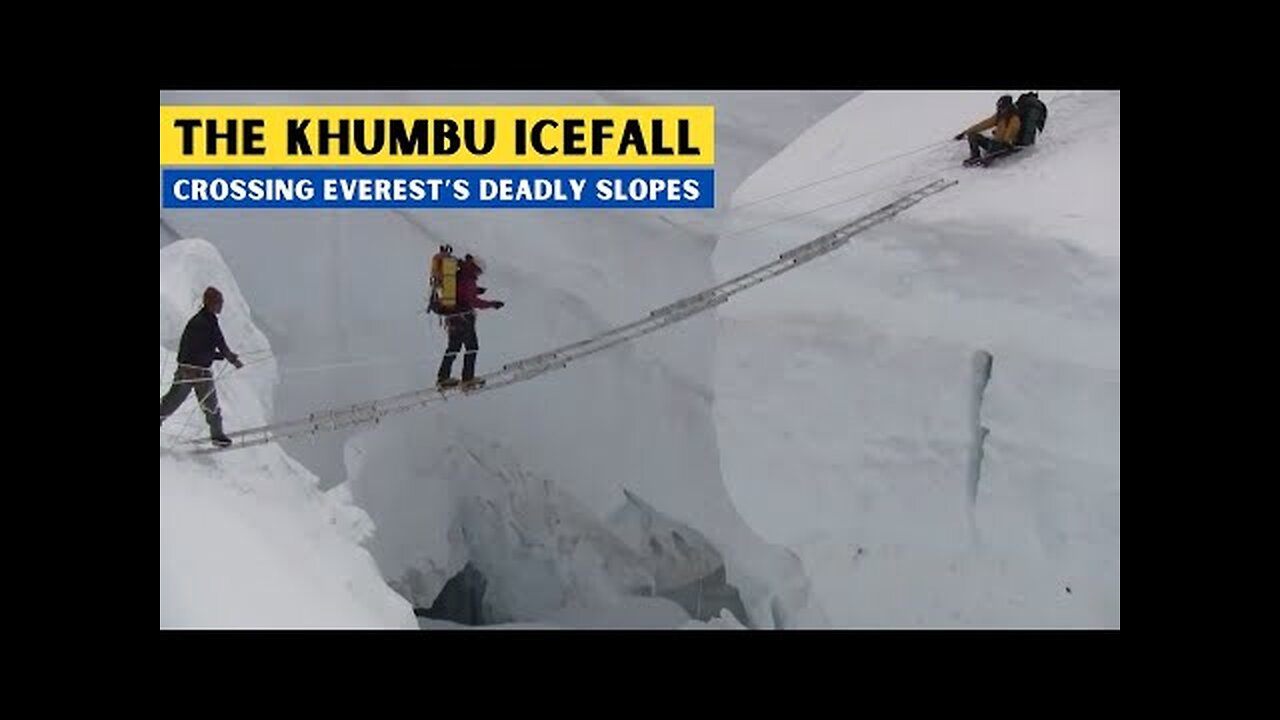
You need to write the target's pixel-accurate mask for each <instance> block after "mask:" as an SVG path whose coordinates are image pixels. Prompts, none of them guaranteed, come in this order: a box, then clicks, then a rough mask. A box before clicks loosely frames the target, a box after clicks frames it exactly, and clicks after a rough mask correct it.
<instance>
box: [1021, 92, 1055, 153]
mask: <svg viewBox="0 0 1280 720" xmlns="http://www.w3.org/2000/svg"><path fill="white" fill-rule="evenodd" d="M1014 107H1016V108H1017V109H1018V118H1019V119H1021V120H1022V129H1021V130H1020V131H1019V132H1018V144H1019V145H1035V144H1036V134H1037V133H1039V132H1043V131H1044V123H1045V120H1047V119H1048V118H1049V108H1047V107H1045V104H1044V103H1042V102H1040V96H1039V95H1038V94H1036V93H1033V92H1029V93H1023V94H1022V95H1020V96H1018V101H1017V102H1016V103H1014Z"/></svg>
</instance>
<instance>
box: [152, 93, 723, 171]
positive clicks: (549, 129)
mask: <svg viewBox="0 0 1280 720" xmlns="http://www.w3.org/2000/svg"><path fill="white" fill-rule="evenodd" d="M160 164H161V165H173V166H277V167H278V166H342V165H346V166H369V167H372V166H389V165H390V166H405V167H410V166H494V167H498V166H549V165H554V166H564V167H571V166H614V167H620V166H633V165H648V166H704V165H714V164H715V108H714V107H713V106H710V105H707V106H693V105H689V106H684V105H679V106H677V105H613V106H606V105H585V106H528V105H526V106H487V105H485V106H445V105H439V106H422V105H389V106H364V105H362V106H318V105H303V106H265V105H243V106H228V105H219V106H196V105H168V106H161V107H160Z"/></svg>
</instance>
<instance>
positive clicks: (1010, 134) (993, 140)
mask: <svg viewBox="0 0 1280 720" xmlns="http://www.w3.org/2000/svg"><path fill="white" fill-rule="evenodd" d="M991 128H995V129H996V130H995V132H994V133H993V134H992V136H991V137H986V136H985V135H983V134H982V131H983V130H989V129H991ZM1021 130H1022V118H1020V117H1018V110H1017V108H1016V107H1014V104H1013V97H1012V96H1009V95H1002V96H1000V99H999V100H997V101H996V114H995V115H992V116H991V117H989V118H987V119H986V120H983V121H982V122H980V123H978V124H977V125H974V126H973V127H971V128H969V129H968V130H965V131H964V132H962V133H960V134H959V135H956V138H955V139H956V140H963V139H965V138H968V139H969V160H971V161H973V160H978V159H980V158H981V157H982V154H981V153H980V152H979V148H981V149H982V150H986V151H987V154H991V153H993V152H997V151H1000V150H1009V149H1010V148H1012V147H1013V146H1014V144H1015V143H1016V142H1017V140H1018V133H1019V132H1021Z"/></svg>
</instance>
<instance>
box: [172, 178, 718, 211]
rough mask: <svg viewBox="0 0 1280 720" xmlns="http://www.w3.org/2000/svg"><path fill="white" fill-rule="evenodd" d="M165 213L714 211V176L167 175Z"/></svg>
mask: <svg viewBox="0 0 1280 720" xmlns="http://www.w3.org/2000/svg"><path fill="white" fill-rule="evenodd" d="M162 178H163V180H162V182H163V183H164V207H166V208H441V209H449V208H649V209H660V208H667V209H678V208H713V207H715V171H714V170H710V169H701V170H699V169H679V168H673V169H659V168H645V169H634V170H633V169H604V170H598V169H590V170H587V169H583V170H572V169H563V168H548V169H525V168H522V169H512V170H503V169H483V170H478V169H459V170H437V169H430V168H423V169H403V168H386V169H382V168H360V169H347V168H331V169H321V170H315V169H281V168H271V169H261V170H258V169H248V168H186V169H184V168H165V169H163V170H162Z"/></svg>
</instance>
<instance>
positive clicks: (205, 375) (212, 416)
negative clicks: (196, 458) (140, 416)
mask: <svg viewBox="0 0 1280 720" xmlns="http://www.w3.org/2000/svg"><path fill="white" fill-rule="evenodd" d="M192 390H195V391H196V402H198V403H200V409H201V410H203V411H204V419H205V422H207V423H209V435H210V436H211V437H215V438H216V437H221V436H222V411H221V410H219V409H218V391H217V390H216V389H215V388H214V387H213V372H212V371H210V370H209V368H202V367H193V366H190V365H179V366H178V371H177V372H176V373H174V374H173V385H171V386H170V387H169V392H167V393H165V395H164V397H163V398H161V399H160V424H161V425H164V421H165V418H167V417H169V416H170V415H172V414H173V413H174V412H175V411H176V410H177V409H178V408H179V407H181V406H182V403H183V402H185V401H186V399H187V395H190V394H191V391H192Z"/></svg>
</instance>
